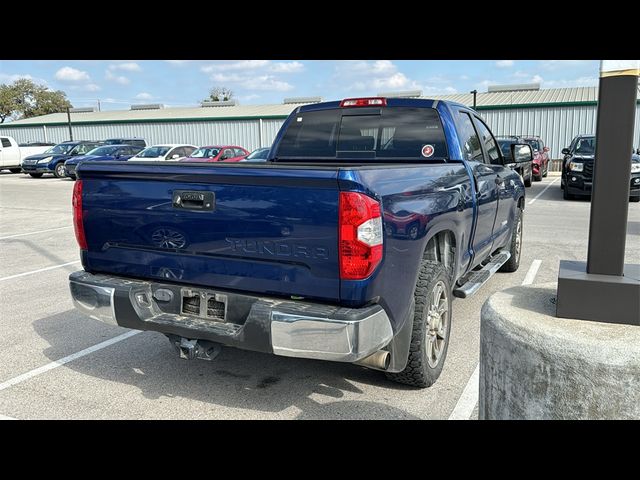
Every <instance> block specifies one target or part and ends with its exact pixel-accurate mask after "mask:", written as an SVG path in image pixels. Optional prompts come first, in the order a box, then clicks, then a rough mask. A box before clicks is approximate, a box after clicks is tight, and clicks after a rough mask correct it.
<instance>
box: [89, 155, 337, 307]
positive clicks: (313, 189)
mask: <svg viewBox="0 0 640 480" xmlns="http://www.w3.org/2000/svg"><path fill="white" fill-rule="evenodd" d="M78 177H79V179H80V180H82V182H83V185H82V189H83V193H82V195H83V196H82V202H83V215H84V229H85V233H86V238H87V242H88V251H87V252H86V253H85V254H84V256H83V264H84V268H85V270H87V271H90V272H104V273H111V274H117V275H123V276H130V277H134V278H142V279H163V280H164V281H173V282H176V283H184V284H189V285H199V286H205V287H212V288H221V289H228V290H239V291H243V292H256V293H260V294H265V295H282V296H290V295H295V296H304V297H308V298H316V299H322V300H337V299H338V298H339V294H340V280H339V267H338V252H337V247H338V246H337V228H338V227H337V222H338V196H339V194H338V182H337V169H332V168H323V167H313V166H306V167H292V166H289V167H287V166H280V165H260V166H255V165H243V164H231V165H215V164H214V165H203V164H199V165H185V164H181V165H180V164H172V163H164V164H157V163H154V164H149V163H146V164H144V165H142V164H137V163H134V162H126V163H122V162H100V163H98V162H96V163H93V164H92V163H89V162H86V163H83V164H82V165H81V166H80V167H79V169H78ZM200 194H205V195H204V196H202V195H200ZM178 196H179V197H180V198H181V200H177V198H178ZM200 199H204V200H202V202H204V203H202V202H201V203H202V205H203V206H205V204H207V205H208V207H205V208H203V209H199V206H200V204H201V203H198V202H199V200H200Z"/></svg>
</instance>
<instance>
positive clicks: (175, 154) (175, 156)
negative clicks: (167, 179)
mask: <svg viewBox="0 0 640 480" xmlns="http://www.w3.org/2000/svg"><path fill="white" fill-rule="evenodd" d="M176 158H180V155H178V154H177V153H174V154H173V155H171V160H175V159H176Z"/></svg>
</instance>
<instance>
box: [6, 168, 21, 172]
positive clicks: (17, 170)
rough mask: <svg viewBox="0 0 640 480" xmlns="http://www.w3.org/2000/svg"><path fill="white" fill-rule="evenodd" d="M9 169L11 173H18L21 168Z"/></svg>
mask: <svg viewBox="0 0 640 480" xmlns="http://www.w3.org/2000/svg"><path fill="white" fill-rule="evenodd" d="M9 171H10V172H11V173H20V172H21V171H22V169H21V168H10V169H9Z"/></svg>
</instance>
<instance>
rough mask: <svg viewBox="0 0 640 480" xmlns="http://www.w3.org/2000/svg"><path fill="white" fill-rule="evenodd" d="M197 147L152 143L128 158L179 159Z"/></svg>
mask: <svg viewBox="0 0 640 480" xmlns="http://www.w3.org/2000/svg"><path fill="white" fill-rule="evenodd" d="M197 148H198V147H196V146H194V145H182V144H179V143H168V144H164V145H152V146H151V147H147V148H145V149H144V150H142V151H141V152H139V153H138V154H137V155H134V156H133V157H131V158H130V159H129V160H146V161H158V160H181V159H183V158H184V157H188V156H189V155H191V152H193V151H194V150H196V149H197Z"/></svg>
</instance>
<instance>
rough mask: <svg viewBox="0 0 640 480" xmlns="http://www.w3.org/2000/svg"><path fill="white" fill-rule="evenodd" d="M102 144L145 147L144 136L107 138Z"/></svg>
mask: <svg viewBox="0 0 640 480" xmlns="http://www.w3.org/2000/svg"><path fill="white" fill-rule="evenodd" d="M102 144H103V145H132V146H134V147H140V148H147V142H146V141H145V140H144V138H108V139H107V140H105V141H104V142H102Z"/></svg>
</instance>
